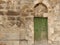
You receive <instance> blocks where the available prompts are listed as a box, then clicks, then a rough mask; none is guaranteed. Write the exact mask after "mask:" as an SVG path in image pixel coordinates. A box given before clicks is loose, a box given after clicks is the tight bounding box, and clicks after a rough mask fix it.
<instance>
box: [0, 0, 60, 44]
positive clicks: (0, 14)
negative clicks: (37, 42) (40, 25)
mask: <svg viewBox="0 0 60 45" xmlns="http://www.w3.org/2000/svg"><path fill="white" fill-rule="evenodd" d="M34 17H47V18H48V43H49V44H50V45H60V0H0V45H34Z"/></svg>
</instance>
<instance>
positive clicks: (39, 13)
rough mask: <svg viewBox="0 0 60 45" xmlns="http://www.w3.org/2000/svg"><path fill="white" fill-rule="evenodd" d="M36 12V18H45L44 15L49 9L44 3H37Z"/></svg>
mask: <svg viewBox="0 0 60 45" xmlns="http://www.w3.org/2000/svg"><path fill="white" fill-rule="evenodd" d="M34 12H35V16H38V17H40V16H43V14H44V13H47V12H48V8H47V6H46V5H45V4H44V3H37V4H36V5H35V6H34Z"/></svg>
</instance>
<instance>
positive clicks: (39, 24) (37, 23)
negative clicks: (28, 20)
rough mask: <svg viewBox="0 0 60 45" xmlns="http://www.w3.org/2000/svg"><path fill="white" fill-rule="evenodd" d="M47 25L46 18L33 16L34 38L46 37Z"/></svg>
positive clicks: (41, 38)
mask: <svg viewBox="0 0 60 45" xmlns="http://www.w3.org/2000/svg"><path fill="white" fill-rule="evenodd" d="M47 28H48V25H47V18H44V17H35V18H34V39H35V40H37V41H38V40H43V39H47V38H48V29H47Z"/></svg>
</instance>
